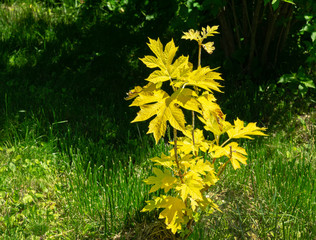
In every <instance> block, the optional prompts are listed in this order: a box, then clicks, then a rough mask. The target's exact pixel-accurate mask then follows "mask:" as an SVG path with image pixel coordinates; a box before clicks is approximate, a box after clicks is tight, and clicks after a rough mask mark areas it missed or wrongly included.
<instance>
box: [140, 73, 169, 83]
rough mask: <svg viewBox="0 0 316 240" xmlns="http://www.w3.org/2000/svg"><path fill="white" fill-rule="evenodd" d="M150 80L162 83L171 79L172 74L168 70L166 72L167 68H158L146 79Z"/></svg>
mask: <svg viewBox="0 0 316 240" xmlns="http://www.w3.org/2000/svg"><path fill="white" fill-rule="evenodd" d="M145 80H146V81H148V82H152V83H162V82H165V81H169V80H170V76H169V74H168V72H166V71H165V70H164V71H162V70H156V71H154V72H152V73H151V74H150V75H149V77H148V78H146V79H145Z"/></svg>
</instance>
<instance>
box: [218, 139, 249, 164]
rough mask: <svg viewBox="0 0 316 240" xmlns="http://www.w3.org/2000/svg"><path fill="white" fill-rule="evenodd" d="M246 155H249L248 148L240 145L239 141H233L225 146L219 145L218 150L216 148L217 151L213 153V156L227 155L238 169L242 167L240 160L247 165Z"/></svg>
mask: <svg viewBox="0 0 316 240" xmlns="http://www.w3.org/2000/svg"><path fill="white" fill-rule="evenodd" d="M244 155H247V153H246V150H245V149H244V148H242V147H239V146H238V143H236V142H231V143H229V144H228V145H226V146H225V147H218V148H217V150H215V153H214V154H212V157H213V158H220V157H222V156H226V157H228V158H229V159H230V162H231V163H232V165H233V168H234V169H235V170H236V169H237V168H240V164H239V162H241V163H242V164H245V165H247V162H246V160H247V157H245V156H244Z"/></svg>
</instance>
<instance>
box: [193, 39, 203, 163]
mask: <svg viewBox="0 0 316 240" xmlns="http://www.w3.org/2000/svg"><path fill="white" fill-rule="evenodd" d="M201 51H202V42H199V55H198V67H200V66H201ZM194 90H196V91H197V89H194ZM194 129H195V112H194V111H192V142H193V147H195V139H194ZM193 153H194V155H195V156H196V157H197V155H198V152H196V151H194V152H193Z"/></svg>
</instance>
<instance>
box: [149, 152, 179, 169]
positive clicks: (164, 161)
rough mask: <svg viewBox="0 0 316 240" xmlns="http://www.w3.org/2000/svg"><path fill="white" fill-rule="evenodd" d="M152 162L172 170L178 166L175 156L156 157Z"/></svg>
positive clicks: (163, 155) (162, 155)
mask: <svg viewBox="0 0 316 240" xmlns="http://www.w3.org/2000/svg"><path fill="white" fill-rule="evenodd" d="M150 160H151V161H152V162H155V165H160V166H164V167H167V168H170V169H171V168H172V167H173V166H175V165H176V163H175V157H174V156H167V155H165V154H164V153H162V154H161V157H154V158H151V159H150Z"/></svg>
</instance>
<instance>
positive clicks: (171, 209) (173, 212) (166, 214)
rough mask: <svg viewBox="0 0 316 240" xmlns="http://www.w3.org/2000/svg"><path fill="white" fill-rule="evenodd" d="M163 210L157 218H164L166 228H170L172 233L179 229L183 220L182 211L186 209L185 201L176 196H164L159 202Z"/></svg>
mask: <svg viewBox="0 0 316 240" xmlns="http://www.w3.org/2000/svg"><path fill="white" fill-rule="evenodd" d="M159 207H160V208H164V210H163V211H162V212H161V213H160V214H159V218H160V219H163V218H165V223H166V225H167V229H170V230H171V232H172V233H173V234H175V233H176V232H177V231H178V230H181V224H182V223H183V222H184V219H183V216H184V214H183V211H184V210H185V209H186V205H185V203H184V202H183V201H182V200H181V199H179V198H176V197H169V196H168V197H165V198H164V200H163V201H162V202H161V203H160V204H159Z"/></svg>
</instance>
